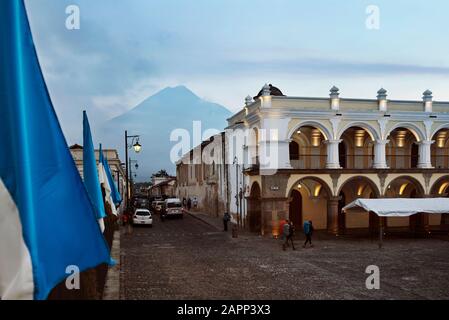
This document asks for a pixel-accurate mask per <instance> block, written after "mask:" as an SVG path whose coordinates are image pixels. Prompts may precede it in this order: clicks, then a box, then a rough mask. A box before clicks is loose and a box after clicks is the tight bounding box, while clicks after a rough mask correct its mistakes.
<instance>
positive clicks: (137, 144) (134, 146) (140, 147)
mask: <svg viewBox="0 0 449 320" xmlns="http://www.w3.org/2000/svg"><path fill="white" fill-rule="evenodd" d="M133 148H134V151H135V152H136V153H139V152H140V150H142V146H141V145H140V143H139V139H137V141H136V143H135V144H134V145H133Z"/></svg>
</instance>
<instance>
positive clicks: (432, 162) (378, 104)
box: [180, 85, 449, 234]
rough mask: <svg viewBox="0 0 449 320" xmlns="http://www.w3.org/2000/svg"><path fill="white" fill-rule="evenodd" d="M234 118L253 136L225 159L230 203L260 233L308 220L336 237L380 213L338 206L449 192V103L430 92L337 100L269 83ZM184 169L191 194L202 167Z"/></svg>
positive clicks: (421, 225)
mask: <svg viewBox="0 0 449 320" xmlns="http://www.w3.org/2000/svg"><path fill="white" fill-rule="evenodd" d="M228 123H229V127H228V128H227V131H230V130H233V131H235V130H244V131H245V132H247V133H249V134H247V135H246V138H245V140H244V143H243V145H242V146H241V147H242V148H243V152H242V155H243V156H242V157H240V159H236V160H237V161H235V163H236V164H234V165H232V160H230V159H229V156H228V162H227V163H228V166H226V168H227V172H228V173H227V174H226V175H225V176H226V177H227V176H229V179H230V182H229V184H230V186H229V189H228V192H229V195H228V202H229V204H230V210H231V211H232V212H234V213H235V214H241V217H242V218H241V219H242V224H244V225H245V226H247V227H248V228H249V229H250V230H252V231H254V232H258V233H262V234H267V233H273V234H276V233H277V230H278V224H279V221H281V220H284V219H288V218H289V219H291V220H292V221H293V222H294V223H295V224H296V225H297V226H298V227H300V226H301V225H302V223H303V221H304V220H312V221H313V222H314V225H315V228H316V229H321V230H327V231H328V232H330V233H333V234H339V233H345V232H346V231H348V230H349V229H359V228H363V229H365V230H368V228H373V229H374V228H375V229H377V226H378V224H379V219H378V218H377V216H374V215H369V214H368V213H366V214H360V215H355V214H342V213H341V208H342V207H343V206H344V205H345V204H348V203H350V202H351V201H353V200H354V199H356V198H359V197H363V198H381V197H394V198H418V197H447V196H448V191H449V102H438V101H434V100H433V97H432V92H430V91H429V90H427V91H425V92H424V94H423V97H422V100H419V101H399V100H389V99H388V96H387V91H386V90H384V89H380V90H379V91H378V93H377V99H348V98H341V97H340V93H339V89H338V88H336V87H333V88H332V89H331V90H330V96H329V97H326V98H305V97H290V96H284V95H283V94H282V92H281V91H280V90H279V89H277V88H275V87H272V86H268V85H265V86H264V88H263V89H262V91H261V92H260V93H259V95H258V96H256V97H254V99H253V98H251V97H248V98H247V99H246V102H245V106H244V107H243V108H242V110H241V111H240V112H238V113H236V114H235V115H233V116H232V117H231V118H230V119H228ZM228 140H229V139H227V141H226V145H228V143H229V141H228ZM230 151H231V148H229V147H228V146H227V147H226V152H227V153H229V152H230ZM230 157H231V159H232V158H234V159H235V158H236V156H234V154H232V155H231V156H230ZM237 158H238V157H237ZM239 165H240V167H239ZM189 170H190V169H189ZM200 170H201V169H200ZM200 172H201V173H200V174H203V173H202V171H200ZM183 174H184V175H186V177H185V180H184V181H185V182H184V184H185V186H184V189H180V190H181V194H182V195H186V194H188V193H189V192H187V193H186V191H184V190H188V188H187V186H190V185H191V183H190V182H189V181H191V180H189V179H192V175H193V174H198V173H197V172H196V171H195V172H194V173H192V172H188V173H183ZM233 176H234V177H235V178H234V179H233V178H232V177H233ZM239 179H240V181H239ZM189 183H190V184H189ZM195 183H196V182H195ZM192 187H193V185H192V186H191V188H192ZM241 191H243V192H241ZM197 193H198V194H199V191H198V192H197ZM239 193H240V195H242V198H243V200H242V201H240V200H239ZM236 196H237V197H236ZM240 203H241V204H240ZM239 207H240V208H239ZM238 211H241V213H239V212H238ZM384 223H385V224H386V226H387V228H396V227H398V228H399V227H401V228H411V229H412V230H421V231H428V230H431V229H432V228H441V227H442V226H443V227H444V226H447V221H446V220H444V218H443V217H441V216H439V215H427V214H419V215H415V216H413V217H411V218H387V219H385V221H384Z"/></svg>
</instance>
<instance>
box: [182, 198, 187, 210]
mask: <svg viewBox="0 0 449 320" xmlns="http://www.w3.org/2000/svg"><path fill="white" fill-rule="evenodd" d="M182 206H183V207H184V208H186V206H187V200H186V197H184V198H182Z"/></svg>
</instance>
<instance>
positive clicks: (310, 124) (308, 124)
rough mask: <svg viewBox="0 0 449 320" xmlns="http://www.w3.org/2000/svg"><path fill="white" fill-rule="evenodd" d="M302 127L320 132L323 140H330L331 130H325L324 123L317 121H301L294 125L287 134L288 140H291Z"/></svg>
mask: <svg viewBox="0 0 449 320" xmlns="http://www.w3.org/2000/svg"><path fill="white" fill-rule="evenodd" d="M302 127H313V128H316V129H318V130H319V131H320V132H321V134H322V135H323V137H324V139H325V140H331V139H332V133H331V130H329V128H327V127H326V125H325V124H324V123H321V122H318V121H302V122H301V123H299V124H298V125H296V126H295V127H294V128H293V129H292V130H290V132H289V133H288V138H291V137H292V136H293V135H294V134H295V132H296V131H298V130H299V129H301V128H302Z"/></svg>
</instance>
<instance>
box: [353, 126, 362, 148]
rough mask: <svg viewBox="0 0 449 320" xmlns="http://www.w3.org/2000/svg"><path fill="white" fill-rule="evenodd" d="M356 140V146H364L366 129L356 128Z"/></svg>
mask: <svg viewBox="0 0 449 320" xmlns="http://www.w3.org/2000/svg"><path fill="white" fill-rule="evenodd" d="M354 140H355V146H356V147H358V148H361V147H363V143H364V142H365V130H356V131H355V134H354Z"/></svg>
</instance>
